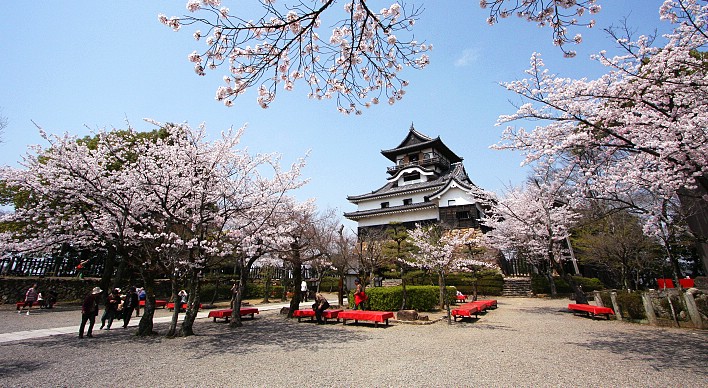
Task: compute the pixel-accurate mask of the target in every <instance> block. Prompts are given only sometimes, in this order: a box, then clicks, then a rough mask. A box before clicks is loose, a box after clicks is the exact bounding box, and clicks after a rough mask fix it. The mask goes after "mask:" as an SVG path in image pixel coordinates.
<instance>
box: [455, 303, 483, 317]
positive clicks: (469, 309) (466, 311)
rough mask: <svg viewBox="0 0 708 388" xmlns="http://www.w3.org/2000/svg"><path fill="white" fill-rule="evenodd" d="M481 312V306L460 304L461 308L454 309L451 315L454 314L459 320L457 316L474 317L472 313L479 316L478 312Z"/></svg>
mask: <svg viewBox="0 0 708 388" xmlns="http://www.w3.org/2000/svg"><path fill="white" fill-rule="evenodd" d="M479 312H480V308H479V306H472V305H466V306H464V307H463V306H460V308H457V309H454V310H452V311H451V312H450V315H452V318H453V319H454V320H455V321H457V318H464V317H472V314H474V317H475V318H477V314H479Z"/></svg>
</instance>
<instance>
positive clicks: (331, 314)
mask: <svg viewBox="0 0 708 388" xmlns="http://www.w3.org/2000/svg"><path fill="white" fill-rule="evenodd" d="M342 311H344V310H325V311H323V312H322V318H323V319H324V321H325V323H327V320H328V319H336V320H337V322H339V313H341V312H342ZM306 317H310V320H311V321H312V320H314V319H313V318H314V317H315V310H295V311H293V318H297V321H298V322H301V320H302V318H306Z"/></svg>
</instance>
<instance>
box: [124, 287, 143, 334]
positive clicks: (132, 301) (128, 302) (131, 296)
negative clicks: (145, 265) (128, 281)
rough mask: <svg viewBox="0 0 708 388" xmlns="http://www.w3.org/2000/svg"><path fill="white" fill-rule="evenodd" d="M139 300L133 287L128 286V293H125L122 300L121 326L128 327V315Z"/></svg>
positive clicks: (129, 315) (130, 314) (131, 313)
mask: <svg viewBox="0 0 708 388" xmlns="http://www.w3.org/2000/svg"><path fill="white" fill-rule="evenodd" d="M139 303H140V300H139V299H138V293H137V292H135V287H130V288H129V289H128V293H127V294H126V295H125V300H124V301H123V328H124V329H125V328H126V327H128V323H130V317H131V316H132V315H133V310H134V309H135V308H137V306H138V304H139Z"/></svg>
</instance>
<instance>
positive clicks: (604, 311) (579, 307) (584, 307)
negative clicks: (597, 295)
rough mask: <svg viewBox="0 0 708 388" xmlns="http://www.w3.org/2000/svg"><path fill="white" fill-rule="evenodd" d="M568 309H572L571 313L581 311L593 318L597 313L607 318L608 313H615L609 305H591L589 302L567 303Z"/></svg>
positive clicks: (608, 316) (608, 317)
mask: <svg viewBox="0 0 708 388" xmlns="http://www.w3.org/2000/svg"><path fill="white" fill-rule="evenodd" d="M568 310H570V311H572V312H573V313H583V314H585V315H586V316H592V317H593V318H595V317H596V316H597V315H604V316H606V317H607V319H608V320H609V319H610V315H615V312H614V311H612V309H611V308H609V307H600V306H593V305H589V304H574V303H571V304H569V305H568Z"/></svg>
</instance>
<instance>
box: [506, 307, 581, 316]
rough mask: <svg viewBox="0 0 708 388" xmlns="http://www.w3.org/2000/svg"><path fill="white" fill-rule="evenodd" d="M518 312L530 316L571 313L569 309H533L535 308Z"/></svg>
mask: <svg viewBox="0 0 708 388" xmlns="http://www.w3.org/2000/svg"><path fill="white" fill-rule="evenodd" d="M517 310H518V311H521V312H523V313H528V314H541V315H568V314H569V311H570V310H568V309H567V308H561V309H559V308H558V307H550V306H549V307H533V308H519V309H517Z"/></svg>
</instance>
